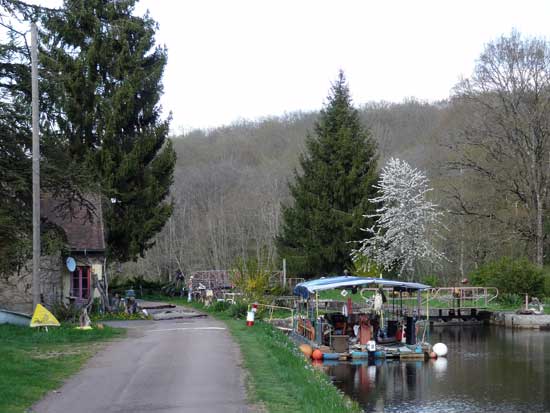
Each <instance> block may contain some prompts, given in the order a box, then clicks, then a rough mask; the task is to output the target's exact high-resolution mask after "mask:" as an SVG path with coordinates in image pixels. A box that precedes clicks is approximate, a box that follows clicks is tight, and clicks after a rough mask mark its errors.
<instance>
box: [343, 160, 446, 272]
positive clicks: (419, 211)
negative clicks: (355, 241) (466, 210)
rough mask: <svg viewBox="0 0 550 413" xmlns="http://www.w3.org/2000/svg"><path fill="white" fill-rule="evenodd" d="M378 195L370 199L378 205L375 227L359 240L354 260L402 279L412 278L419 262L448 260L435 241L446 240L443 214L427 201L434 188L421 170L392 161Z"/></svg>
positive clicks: (405, 163)
mask: <svg viewBox="0 0 550 413" xmlns="http://www.w3.org/2000/svg"><path fill="white" fill-rule="evenodd" d="M376 188H377V189H378V192H379V196H377V197H375V198H373V199H369V201H370V202H372V203H374V204H376V205H379V207H378V208H377V209H376V214H373V215H365V217H368V218H372V217H375V218H377V221H376V224H375V225H374V226H373V227H371V228H367V229H363V231H366V232H367V233H368V234H369V237H367V238H365V239H363V240H361V241H359V244H360V245H361V246H360V248H359V249H357V250H354V251H353V253H352V256H353V259H354V261H356V262H357V261H360V260H361V259H363V261H365V260H364V257H367V258H368V260H367V262H368V261H369V260H374V262H376V264H377V265H378V266H379V267H380V268H383V269H385V270H395V271H397V274H398V275H399V276H403V275H404V274H407V275H409V276H411V275H412V274H413V272H414V266H415V264H416V263H417V262H418V261H420V260H423V261H428V262H430V263H436V262H437V261H439V260H441V259H443V258H445V256H444V254H443V253H441V252H439V251H438V250H437V249H436V248H435V247H434V246H433V245H432V240H433V239H434V238H443V237H442V236H441V235H440V233H439V231H438V228H440V227H442V225H441V222H440V217H441V216H442V214H443V213H442V212H441V211H439V210H438V209H437V205H436V204H434V203H432V202H430V201H429V200H428V199H427V198H426V194H427V193H428V192H430V191H431V190H432V189H431V188H429V186H428V178H426V175H424V173H423V172H422V171H419V170H418V169H415V168H412V167H411V166H410V165H409V164H408V163H407V162H405V161H402V160H399V159H397V158H391V159H390V160H389V162H388V163H387V164H386V166H385V167H384V168H383V169H382V173H381V175H380V183H379V185H378V186H376Z"/></svg>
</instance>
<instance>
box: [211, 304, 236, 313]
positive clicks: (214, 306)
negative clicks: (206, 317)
mask: <svg viewBox="0 0 550 413" xmlns="http://www.w3.org/2000/svg"><path fill="white" fill-rule="evenodd" d="M229 307H231V304H230V303H228V302H227V301H216V302H215V303H214V304H212V306H211V307H210V310H212V311H214V312H216V313H222V312H224V311H226V310H227V309H228V308H229Z"/></svg>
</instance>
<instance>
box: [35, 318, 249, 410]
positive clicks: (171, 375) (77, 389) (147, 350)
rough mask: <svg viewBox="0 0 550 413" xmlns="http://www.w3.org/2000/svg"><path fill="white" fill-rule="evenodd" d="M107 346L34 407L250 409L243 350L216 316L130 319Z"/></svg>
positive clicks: (81, 408) (58, 408)
mask: <svg viewBox="0 0 550 413" xmlns="http://www.w3.org/2000/svg"><path fill="white" fill-rule="evenodd" d="M126 325H128V326H129V327H130V328H129V332H128V338H126V339H124V340H120V341H117V342H114V343H111V344H109V345H108V346H107V347H106V348H105V349H104V350H102V351H101V352H100V353H98V354H97V355H96V356H94V357H93V358H92V359H91V360H90V361H89V362H88V364H87V365H86V367H85V368H84V369H83V370H82V371H81V372H80V373H78V374H77V375H76V376H74V377H73V378H71V379H70V380H69V381H68V382H67V383H65V385H64V386H63V387H62V388H61V389H59V391H58V392H52V393H49V394H48V395H47V396H46V397H45V398H44V399H43V400H42V401H40V402H39V403H37V404H36V405H35V406H33V409H32V411H33V412H36V413H64V412H67V413H69V412H71V413H72V412H74V413H96V412H97V413H123V412H128V413H142V412H160V413H176V412H185V413H187V412H201V413H208V412H216V413H219V412H235V413H237V412H238V413H241V412H243V413H244V412H249V411H250V409H249V408H247V403H246V394H245V387H244V380H243V376H244V372H243V370H242V368H241V367H240V352H239V348H238V346H237V345H236V344H235V343H234V342H233V341H232V339H231V337H230V335H229V332H228V331H227V330H226V329H225V325H224V324H223V323H221V322H219V321H216V320H213V319H212V318H210V317H206V318H191V319H181V320H169V321H167V320H164V321H142V322H140V321H137V322H127V323H126Z"/></svg>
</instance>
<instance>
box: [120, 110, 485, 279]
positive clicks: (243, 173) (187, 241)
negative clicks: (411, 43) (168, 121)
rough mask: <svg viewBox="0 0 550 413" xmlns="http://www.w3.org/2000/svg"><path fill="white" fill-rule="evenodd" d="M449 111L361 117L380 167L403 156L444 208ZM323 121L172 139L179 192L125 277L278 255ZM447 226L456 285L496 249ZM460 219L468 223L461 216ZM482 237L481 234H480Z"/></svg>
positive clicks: (283, 120)
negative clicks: (285, 217) (304, 159)
mask: <svg viewBox="0 0 550 413" xmlns="http://www.w3.org/2000/svg"><path fill="white" fill-rule="evenodd" d="M451 112H452V111H450V110H449V104H448V103H447V102H440V103H436V104H433V103H431V104H430V103H422V102H417V101H414V100H410V101H406V102H403V103H399V104H390V103H370V104H367V105H364V106H363V107H361V109H360V116H361V120H362V122H363V124H364V125H366V126H367V127H368V128H370V130H371V132H372V134H373V136H374V138H375V139H376V141H377V144H378V150H379V154H380V162H379V164H380V165H383V164H384V161H385V160H386V159H388V158H389V157H390V156H396V157H399V158H402V159H404V160H407V161H408V162H409V163H410V164H411V165H414V166H415V167H417V168H421V169H423V170H425V171H426V172H427V174H428V176H429V177H431V178H432V182H433V185H434V186H436V188H435V189H436V190H435V191H434V194H433V195H434V199H435V200H436V202H439V203H440V204H441V205H442V207H443V208H448V207H450V203H451V199H450V195H449V194H448V191H446V188H445V186H446V178H445V176H446V175H445V174H446V173H447V172H446V171H447V169H446V167H445V166H446V163H447V160H448V159H447V158H448V152H447V150H446V145H445V139H446V138H447V136H448V134H449V130H448V129H449V127H450V126H449V125H450V122H451V120H452V117H453V114H452V113H451ZM317 116H318V114H317V113H294V114H290V115H287V116H284V117H280V118H269V119H265V120H261V121H258V122H241V123H236V124H233V125H230V126H224V127H221V128H216V129H212V130H209V131H202V130H195V131H191V132H189V133H187V134H185V135H184V136H176V137H174V138H173V139H172V140H173V143H174V148H175V150H176V153H177V155H178V158H177V165H176V172H175V183H174V186H173V188H172V196H173V199H174V214H173V216H172V218H170V220H169V222H168V225H167V226H166V227H165V228H164V230H163V232H162V234H161V235H160V236H159V237H157V244H156V246H155V247H153V249H152V250H150V251H149V252H148V253H147V256H146V259H145V260H140V261H139V262H138V263H135V264H134V263H131V264H128V265H127V266H126V270H127V271H128V272H131V273H133V274H144V275H147V274H148V275H154V276H161V275H162V276H166V275H167V274H168V273H170V272H171V271H172V272H173V271H175V270H176V268H178V267H181V268H183V269H184V270H198V269H220V268H227V267H229V266H231V265H232V264H233V262H234V260H235V259H236V257H238V256H248V255H250V254H258V253H259V251H260V250H261V249H262V248H265V250H266V251H267V253H268V254H269V256H274V255H275V253H276V251H275V244H274V239H275V236H276V235H277V233H278V229H279V225H280V206H281V203H288V202H290V199H289V194H288V185H287V183H288V181H289V180H290V179H292V177H293V170H294V168H296V167H297V165H298V155H299V153H301V152H302V151H303V150H304V141H305V138H306V136H307V135H308V133H310V132H311V131H312V127H313V123H314V121H315V119H316V117H317ZM450 173H451V172H450ZM447 219H448V221H449V222H448V226H449V233H448V237H447V238H448V241H447V242H446V243H445V244H446V245H445V246H444V248H443V249H444V250H445V251H446V252H447V253H448V255H449V258H450V260H451V261H452V262H449V263H447V264H445V266H446V267H447V268H445V269H444V270H445V272H446V273H447V274H451V275H452V276H457V277H458V276H460V275H461V272H462V273H464V272H465V271H467V270H468V269H470V268H472V267H473V266H475V265H476V264H477V263H479V262H480V261H482V260H483V259H484V258H485V256H486V255H487V252H483V253H482V252H479V250H480V249H481V250H485V246H487V250H489V249H490V248H489V245H488V244H486V240H484V239H483V235H484V234H483V233H484V231H483V230H481V229H480V227H479V223H478V222H477V220H476V224H475V225H474V224H472V228H468V229H467V230H464V231H463V232H461V234H458V233H457V230H456V229H455V222H454V217H453V216H452V215H447ZM459 221H460V222H459V223H460V224H461V225H466V224H462V218H461V220H459ZM478 229H480V233H479V236H475V234H474V232H476V231H477V230H478ZM464 234H468V240H467V244H468V245H464V242H463V241H461V240H459V238H460V237H462V235H464ZM464 236H465V235H464ZM470 238H474V239H471V240H470ZM169 257H173V260H169V259H168V258H169ZM279 265H280V263H279ZM461 269H462V270H461ZM430 270H431V269H426V271H428V272H429V271H430Z"/></svg>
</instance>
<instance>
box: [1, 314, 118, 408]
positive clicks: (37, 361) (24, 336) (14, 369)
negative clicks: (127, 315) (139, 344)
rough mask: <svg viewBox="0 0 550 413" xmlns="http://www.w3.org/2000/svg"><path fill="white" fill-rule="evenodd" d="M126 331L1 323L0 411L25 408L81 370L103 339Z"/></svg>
mask: <svg viewBox="0 0 550 413" xmlns="http://www.w3.org/2000/svg"><path fill="white" fill-rule="evenodd" d="M122 334H124V330H121V329H113V328H109V327H105V328H104V329H103V330H99V329H94V330H89V331H81V330H75V329H74V327H73V326H61V327H58V328H55V327H50V328H49V331H48V332H46V331H44V330H42V331H39V330H37V329H34V328H29V327H18V326H11V325H6V324H3V325H0V412H2V413H23V412H25V411H26V410H27V409H28V408H29V407H30V406H31V405H32V404H33V403H34V402H36V401H38V400H39V399H41V398H42V397H43V396H44V394H45V393H46V392H48V391H49V390H53V389H55V388H58V387H60V386H61V384H62V383H63V381H64V380H65V379H66V378H67V377H69V376H70V375H72V374H74V373H75V372H77V371H78V370H79V369H80V367H81V366H82V364H83V363H84V362H85V361H86V360H87V359H88V358H89V357H90V356H91V355H92V354H94V353H95V351H96V350H97V349H98V344H99V343H100V342H102V341H105V340H108V339H111V338H113V337H117V336H121V335H122Z"/></svg>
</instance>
